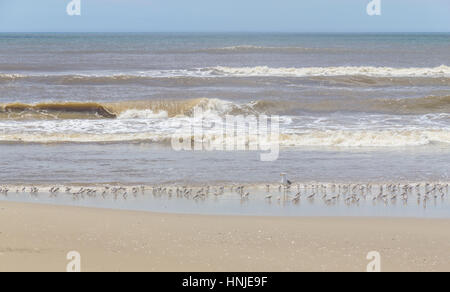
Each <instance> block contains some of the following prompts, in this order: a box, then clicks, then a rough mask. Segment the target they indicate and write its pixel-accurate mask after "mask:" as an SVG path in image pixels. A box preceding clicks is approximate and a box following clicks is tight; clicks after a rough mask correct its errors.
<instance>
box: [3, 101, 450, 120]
mask: <svg viewBox="0 0 450 292" xmlns="http://www.w3.org/2000/svg"><path fill="white" fill-rule="evenodd" d="M197 108H199V109H202V110H203V112H204V113H205V114H214V115H218V116H224V115H227V114H228V115H248V114H254V115H259V114H272V115H273V114H276V115H284V116H287V115H299V114H302V113H305V112H311V113H324V112H325V113H330V112H367V113H382V114H402V115H414V114H433V113H450V96H428V97H422V98H403V99H367V98H346V99H327V100H323V99H320V100H318V101H308V102H307V101H301V100H298V101H297V100H291V101H273V100H258V101H253V102H249V103H244V104H237V103H233V102H231V101H226V100H221V99H208V98H199V99H187V100H150V101H122V102H111V103H95V102H63V103H58V102H56V103H55V102H53V103H52V102H49V103H38V104H23V103H9V104H0V119H3V120H32V119H39V120H46V119H151V118H160V119H162V118H172V117H177V116H192V114H193V112H194V111H195V109H197Z"/></svg>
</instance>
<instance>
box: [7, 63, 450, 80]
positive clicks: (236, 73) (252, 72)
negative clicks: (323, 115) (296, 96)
mask: <svg viewBox="0 0 450 292" xmlns="http://www.w3.org/2000/svg"><path fill="white" fill-rule="evenodd" d="M343 76H344V77H345V76H349V77H352V78H351V79H345V78H344V79H343V78H336V77H343ZM224 77H229V78H242V77H286V78H289V77H291V78H305V77H312V78H335V79H334V80H335V81H336V82H344V83H345V82H351V83H355V82H356V83H360V84H371V83H374V82H375V81H376V80H375V81H374V80H371V79H365V78H364V77H371V78H385V79H384V82H389V79H391V78H407V79H404V80H403V81H402V82H408V79H411V78H414V79H416V78H417V79H419V78H420V79H422V80H424V79H432V78H441V80H440V81H439V82H440V83H442V82H444V84H448V83H445V82H446V81H448V79H442V78H450V67H449V66H445V65H442V66H439V67H432V68H431V67H430V68H391V67H368V66H360V67H357V66H345V67H304V68H270V67H265V66H262V67H240V68H239V67H236V68H234V67H220V66H219V67H209V68H195V69H173V70H149V71H139V72H125V73H123V72H92V73H65V72H61V73H40V74H31V75H26V74H9V73H0V82H11V81H18V80H29V81H31V82H50V83H57V84H85V83H86V84H90V83H92V84H95V83H100V84H101V83H121V82H123V83H125V82H140V81H148V80H156V81H158V80H167V79H169V80H170V79H182V81H186V80H189V79H199V78H201V79H213V78H224ZM355 77H356V78H355ZM380 81H383V80H380Z"/></svg>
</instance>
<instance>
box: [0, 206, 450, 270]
mask: <svg viewBox="0 0 450 292" xmlns="http://www.w3.org/2000/svg"><path fill="white" fill-rule="evenodd" d="M449 227H450V220H449V219H412V218H361V217H359V218H358V217H355V218H345V217H339V218H333V217H330V218H328V217H314V218H312V217H302V218H293V217H256V216H255V217H245V216H211V215H185V214H164V213H150V212H138V211H125V210H109V209H95V208H84V207H69V206H53V205H43V204H29V203H12V202H3V201H2V202H0V271H65V268H66V265H67V263H68V261H67V260H66V255H67V253H68V252H69V251H73V250H75V251H78V252H80V254H81V268H82V271H180V272H181V271H183V272H194V271H206V270H207V271H261V272H269V271H362V272H364V271H365V270H366V266H367V264H368V260H366V256H367V254H368V253H369V252H371V251H378V252H380V254H381V263H382V271H450V262H449V261H448V259H449V257H450V231H449V230H450V228H449Z"/></svg>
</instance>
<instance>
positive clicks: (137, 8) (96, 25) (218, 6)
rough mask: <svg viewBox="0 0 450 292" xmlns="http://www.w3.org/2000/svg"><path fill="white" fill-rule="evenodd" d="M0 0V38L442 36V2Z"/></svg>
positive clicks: (445, 19) (448, 19) (447, 25)
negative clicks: (74, 11) (376, 7)
mask: <svg viewBox="0 0 450 292" xmlns="http://www.w3.org/2000/svg"><path fill="white" fill-rule="evenodd" d="M80 1H81V15H80V16H69V15H68V14H67V12H66V6H67V5H68V4H69V2H71V0H0V32H450V0H380V1H381V15H379V16H369V15H368V14H367V12H366V6H367V5H368V4H369V2H371V0H80Z"/></svg>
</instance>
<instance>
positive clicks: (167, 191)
mask: <svg viewBox="0 0 450 292" xmlns="http://www.w3.org/2000/svg"><path fill="white" fill-rule="evenodd" d="M10 188H12V189H10ZM448 189H449V185H448V183H446V184H444V183H433V184H431V183H417V184H371V183H367V184H334V183H331V184H330V183H329V184H320V183H312V184H293V183H292V182H291V181H289V180H288V179H286V175H285V174H282V180H281V182H280V184H276V185H266V186H265V190H261V187H251V186H244V185H231V186H226V187H225V186H205V187H187V186H181V187H180V186H178V187H165V186H143V185H142V186H133V187H124V186H121V187H116V186H103V187H92V188H89V187H69V186H65V187H63V186H53V187H51V188H48V187H46V188H42V187H41V189H39V188H38V187H35V186H31V187H14V188H13V187H9V188H8V187H6V186H0V195H3V196H8V193H11V192H14V191H15V192H16V193H30V195H31V196H38V194H39V193H42V194H44V193H45V194H49V196H50V197H56V196H58V194H66V195H70V196H72V198H73V200H80V199H85V198H96V197H101V198H103V199H106V198H113V199H114V200H118V199H119V198H120V199H124V200H126V199H127V198H128V197H129V196H134V197H137V196H138V195H145V194H147V193H148V192H151V194H152V195H153V196H154V197H162V196H168V197H169V198H171V197H177V198H186V199H193V200H205V199H206V198H208V197H210V196H213V197H220V196H223V195H225V194H229V195H233V194H235V195H237V196H239V198H240V199H241V200H244V201H245V200H248V199H249V198H250V196H251V192H254V193H256V194H255V196H256V195H258V194H259V195H261V193H263V194H264V199H265V200H267V201H268V202H271V201H272V200H276V201H278V202H292V203H294V204H298V203H300V202H301V200H307V201H309V202H314V201H315V200H321V201H323V203H325V204H326V205H334V204H337V203H339V202H344V203H345V204H347V205H354V204H356V205H358V204H359V203H360V202H361V201H372V202H373V203H378V202H382V203H384V204H386V205H387V204H389V203H391V204H395V203H396V202H397V201H401V202H403V203H404V204H407V203H408V201H409V200H410V199H416V200H417V203H418V204H419V205H420V204H421V203H423V205H424V206H426V204H427V202H429V201H431V200H434V201H436V200H438V199H442V200H444V199H446V198H447V196H448ZM255 190H256V191H255ZM260 198H263V197H262V196H260Z"/></svg>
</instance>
